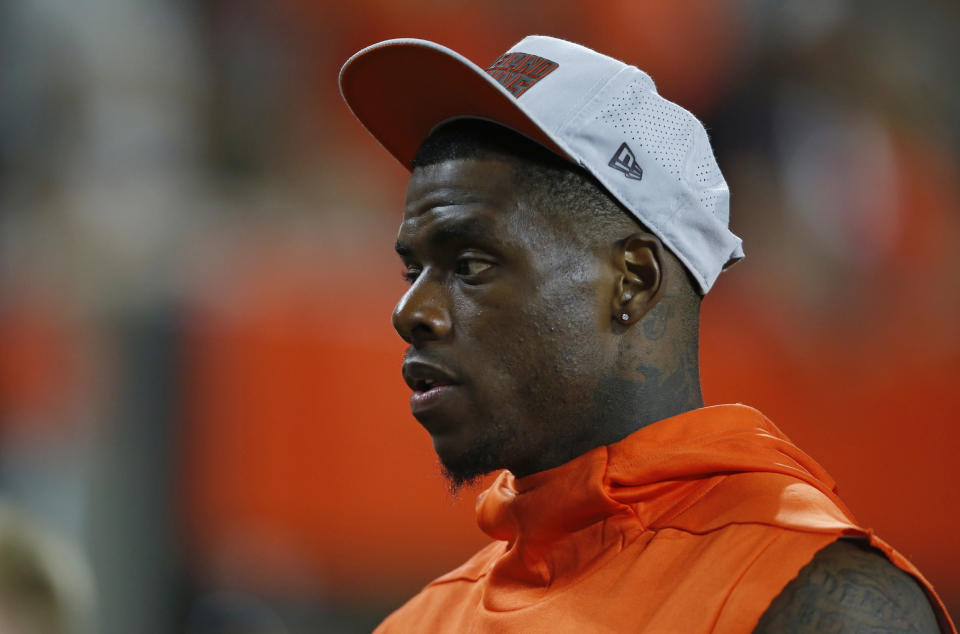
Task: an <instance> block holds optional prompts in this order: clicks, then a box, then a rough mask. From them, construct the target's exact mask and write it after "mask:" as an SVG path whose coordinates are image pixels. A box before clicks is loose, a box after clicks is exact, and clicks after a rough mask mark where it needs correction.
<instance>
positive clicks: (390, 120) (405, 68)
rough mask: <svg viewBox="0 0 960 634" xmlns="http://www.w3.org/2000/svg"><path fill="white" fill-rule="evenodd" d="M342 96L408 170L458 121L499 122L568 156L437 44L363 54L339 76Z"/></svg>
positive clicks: (475, 70) (493, 86)
mask: <svg viewBox="0 0 960 634" xmlns="http://www.w3.org/2000/svg"><path fill="white" fill-rule="evenodd" d="M340 94H342V95H343V99H344V101H346V102H347V105H348V106H349V107H350V109H351V110H352V111H353V114H354V115H356V117H357V118H358V119H359V120H360V122H361V123H362V124H363V125H364V126H365V127H366V128H367V130H369V131H370V133H371V134H372V135H373V136H374V137H375V138H376V139H377V140H378V141H379V142H380V143H381V145H383V147H385V148H386V149H387V151H389V152H390V153H391V154H393V156H395V157H396V158H397V160H398V161H400V163H402V164H403V165H404V167H406V168H407V169H411V165H410V163H411V161H412V160H413V156H414V154H416V152H417V149H418V148H419V147H420V145H421V144H422V143H423V141H424V139H426V138H427V136H428V135H429V134H430V132H431V131H432V130H433V129H434V128H435V127H436V126H437V125H438V124H440V123H443V122H444V121H447V120H448V119H454V118H458V117H476V118H481V119H489V120H492V121H496V122H497V123H500V124H502V125H506V126H508V127H510V128H512V129H514V130H516V131H517V132H520V133H521V134H524V135H526V136H528V137H530V138H531V139H533V140H534V141H537V142H538V143H541V144H542V145H544V146H546V147H547V148H549V149H551V150H553V151H554V152H556V153H558V154H560V155H561V156H567V154H566V153H565V152H564V151H563V150H562V149H561V148H560V147H559V146H558V145H557V144H556V143H555V142H554V141H553V139H551V138H550V137H549V136H547V135H546V134H545V133H544V132H543V131H542V130H541V129H540V127H539V126H538V125H537V123H536V122H535V121H534V120H533V119H532V118H530V117H529V116H528V115H527V114H526V113H525V112H524V111H523V110H522V109H521V107H520V106H519V104H518V102H517V99H516V98H515V97H514V96H513V95H511V94H510V93H509V92H507V91H506V89H504V88H503V87H502V86H500V84H498V83H497V81H496V80H495V79H493V78H492V77H490V76H489V75H488V74H487V73H486V72H485V71H484V70H483V69H482V68H480V67H479V66H477V65H476V64H474V63H473V62H471V61H470V60H468V59H467V58H465V57H463V56H462V55H460V54H459V53H457V52H456V51H452V50H450V49H448V48H446V47H444V46H440V45H439V44H436V43H434V42H429V41H426V40H418V39H395V40H387V41H385V42H380V43H378V44H374V45H373V46H369V47H367V48H365V49H363V50H361V51H360V52H358V53H356V54H355V55H354V56H353V57H351V58H350V59H348V60H347V62H346V63H345V64H344V65H343V68H342V69H340Z"/></svg>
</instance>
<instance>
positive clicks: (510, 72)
mask: <svg viewBox="0 0 960 634" xmlns="http://www.w3.org/2000/svg"><path fill="white" fill-rule="evenodd" d="M559 65H560V64H558V63H556V62H552V61H550V60H549V59H547V58H545V57H538V56H537V55H531V54H530V53H521V52H519V51H518V52H515V53H505V54H504V55H501V56H500V58H499V59H498V60H497V61H495V62H494V63H493V64H491V65H490V67H489V68H487V74H489V75H490V76H491V77H493V78H494V79H496V80H497V81H498V82H500V85H501V86H503V87H504V88H506V89H507V90H508V91H509V92H510V94H512V95H513V96H514V97H520V95H522V94H523V93H525V92H527V91H528V90H530V88H531V87H532V86H533V85H534V84H536V83H537V82H538V81H540V80H541V79H543V78H544V77H546V76H547V75H549V74H550V73H552V72H553V71H555V70H556V69H557V67H558V66H559Z"/></svg>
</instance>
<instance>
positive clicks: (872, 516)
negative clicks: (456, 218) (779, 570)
mask: <svg viewBox="0 0 960 634" xmlns="http://www.w3.org/2000/svg"><path fill="white" fill-rule="evenodd" d="M599 6H600V5H598V4H597V3H595V2H583V1H576V0H540V1H534V0H529V1H527V2H504V1H502V0H496V1H487V2H467V1H465V0H462V1H451V0H448V1H445V2H444V1H441V0H402V1H398V0H355V1H353V2H330V1H325V0H273V1H272V2H267V1H266V0H193V1H189V0H5V1H4V2H2V3H0V499H2V500H3V504H4V508H7V507H9V512H5V513H3V514H0V535H7V534H8V533H9V534H10V535H13V537H10V539H9V540H8V541H9V542H10V543H12V544H14V546H12V547H11V549H12V550H11V552H13V553H15V554H16V557H14V558H13V559H12V560H11V561H13V560H15V561H16V562H20V563H19V564H17V565H20V566H22V567H23V569H24V570H28V571H32V572H31V573H30V574H33V575H34V577H35V578H36V579H39V580H41V581H43V583H40V582H39V581H37V582H36V583H33V585H30V586H29V588H28V590H29V592H30V593H32V594H29V593H28V594H29V596H30V597H31V599H30V601H27V602H26V603H24V602H20V603H19V604H17V605H19V606H20V607H21V608H23V606H25V605H26V606H32V607H30V609H31V610H33V612H32V613H31V614H20V615H19V616H16V618H19V619H20V621H18V622H23V623H27V622H28V621H30V622H31V623H34V624H36V623H46V625H45V626H44V627H47V628H48V629H40V630H36V631H42V632H48V631H50V632H53V631H56V632H80V633H88V632H89V633H92V632H102V633H105V634H129V633H130V632H137V633H139V634H152V633H157V634H161V633H163V634H167V633H174V632H186V633H188V634H201V633H202V634H211V633H228V632H229V633H248V632H249V633H254V632H255V633H257V634H264V633H269V634H284V633H289V634H297V633H300V632H334V633H339V632H367V631H369V630H370V629H372V627H373V626H374V625H375V624H376V623H377V622H378V621H379V620H380V619H381V618H383V616H384V615H385V614H386V613H388V612H389V611H390V610H392V609H393V608H395V607H397V606H398V605H399V604H400V603H402V601H403V600H404V599H406V598H407V597H409V596H410V595H411V594H413V593H414V592H416V591H417V590H418V589H419V588H420V587H421V586H422V585H423V584H425V583H426V582H427V581H429V580H430V579H432V578H433V577H435V576H437V575H439V574H441V573H442V572H445V571H446V570H448V569H449V568H451V567H453V566H454V565H456V564H458V563H460V562H461V561H462V560H463V559H465V558H466V557H467V556H468V555H469V554H470V553H472V552H473V551H474V550H476V549H477V548H478V547H479V546H481V545H482V544H484V543H486V541H487V539H486V537H485V536H484V535H483V534H482V533H481V532H480V531H479V529H477V527H476V525H475V523H474V519H473V510H472V509H473V498H474V495H475V492H473V491H465V492H462V493H461V494H460V497H459V498H458V499H454V498H451V497H450V495H449V494H448V493H447V490H446V486H445V484H444V482H443V480H442V479H441V477H440V476H439V474H438V469H437V464H436V459H435V457H434V455H433V451H432V447H431V444H430V441H429V437H428V436H427V434H426V433H425V432H424V431H423V430H422V429H421V428H420V426H419V425H418V424H417V423H416V422H415V421H414V420H413V418H412V417H411V416H410V415H409V411H408V404H407V396H408V390H407V389H406V387H405V386H404V384H403V382H402V380H401V378H400V373H399V364H400V359H401V355H402V352H403V349H404V346H403V345H402V342H401V341H400V339H399V338H398V337H397V336H396V335H395V333H393V331H392V328H391V326H390V318H389V316H390V311H391V309H392V307H393V304H394V302H395V301H396V299H397V298H398V297H399V296H400V294H401V293H402V291H403V288H404V285H403V282H402V281H401V279H400V263H399V261H398V260H397V259H396V258H395V256H394V255H393V249H392V244H393V240H394V237H395V232H396V228H397V224H398V218H399V214H400V209H401V201H402V198H403V190H404V186H405V183H406V178H407V174H406V172H405V171H404V170H403V169H402V168H401V167H400V166H399V164H396V163H395V162H394V160H393V159H392V158H391V157H390V156H389V155H388V154H387V153H386V152H385V151H383V150H382V149H381V148H380V147H379V146H378V145H377V143H376V142H375V141H374V140H373V139H372V138H371V137H369V136H368V135H367V134H366V132H365V131H364V130H363V129H362V127H361V126H360V124H359V123H357V122H356V121H355V120H354V119H353V118H352V116H351V115H350V113H349V111H348V110H347V109H346V107H345V106H344V104H343V103H342V102H341V100H340V96H339V93H338V89H337V72H338V70H339V68H340V66H341V64H342V63H343V62H344V61H345V60H346V58H347V57H348V56H349V55H351V54H352V53H353V52H355V51H356V50H358V49H359V48H361V47H363V46H366V45H368V44H371V43H374V42H376V41H379V40H381V39H386V38H390V37H405V36H409V37H424V38H428V39H432V40H435V41H438V42H440V43H443V44H446V45H448V46H451V47H453V48H455V49H456V50H458V51H460V52H462V53H464V54H465V55H467V56H468V57H470V58H471V59H474V60H476V61H477V62H478V63H480V64H481V65H483V66H486V65H487V64H488V63H490V62H491V61H493V60H494V59H495V58H496V57H497V56H498V55H499V54H500V53H502V52H503V51H504V50H506V49H507V48H508V47H509V46H511V45H512V44H513V43H514V42H516V41H517V40H519V39H520V38H521V37H523V36H524V35H526V34H529V33H543V34H550V35H556V36H560V37H565V38H568V39H572V40H574V41H578V42H581V43H583V44H586V45H588V46H591V47H593V48H596V49H598V50H600V51H602V52H606V53H608V54H611V55H614V56H617V57H620V58H622V59H625V60H628V61H629V62H632V63H635V64H636V65H638V66H640V67H641V68H643V69H645V70H647V71H648V72H650V74H651V75H652V76H653V77H654V79H655V80H656V82H657V84H658V86H659V89H660V92H661V93H662V94H664V95H665V96H666V97H668V98H670V99H672V100H674V101H677V102H679V103H681V104H683V105H685V106H686V107H687V108H689V109H690V110H692V111H693V112H694V113H696V114H697V115H698V116H699V117H700V118H701V119H703V120H704V122H705V123H706V126H707V129H708V130H709V132H710V134H711V137H712V139H713V141H714V144H715V150H716V153H717V156H718V159H719V163H720V166H721V168H722V169H723V170H724V173H725V174H726V176H727V179H728V181H729V182H730V187H731V190H732V205H731V209H732V217H733V220H732V224H733V227H734V230H735V231H736V232H737V233H738V234H740V235H741V236H743V238H744V245H745V249H746V252H747V254H748V255H747V259H746V260H745V261H744V262H743V263H742V264H739V265H738V266H736V267H735V268H733V269H732V270H731V271H729V272H728V273H725V274H724V275H723V276H721V278H720V280H719V282H718V284H717V286H716V287H715V290H714V291H712V292H711V294H710V295H709V296H708V297H707V299H706V300H705V302H704V319H703V346H702V360H703V383H704V393H705V398H706V400H707V402H708V403H709V404H715V403H723V402H743V403H748V404H750V405H753V406H755V407H758V408H759V409H761V410H762V411H764V412H765V413H766V414H767V415H768V416H769V417H770V418H772V420H774V421H775V422H776V423H777V424H778V425H779V426H780V427H781V428H782V429H783V430H784V431H785V432H786V433H787V434H788V435H790V436H791V437H792V438H793V439H794V440H795V441H796V442H797V443H798V444H799V445H800V446H801V447H802V448H804V449H805V450H806V451H807V452H808V453H810V454H812V455H813V456H814V457H816V458H817V459H818V460H819V461H820V462H821V463H822V464H823V465H824V466H825V467H826V468H827V469H828V470H829V471H830V472H831V473H832V475H833V476H834V477H835V478H836V480H837V481H838V482H839V484H840V489H841V493H842V494H843V495H844V498H845V499H846V501H847V503H848V504H849V506H850V507H851V508H852V509H853V511H854V513H855V514H856V515H857V517H858V519H859V520H860V521H861V522H862V523H864V524H866V525H868V526H871V527H873V528H875V529H876V530H877V532H878V533H879V534H880V535H882V536H883V537H884V538H886V539H887V540H888V541H890V542H892V543H893V544H894V545H895V546H896V547H897V548H898V549H900V550H901V551H902V552H903V553H905V554H906V555H908V556H909V557H910V558H912V560H913V561H914V562H915V563H916V564H917V565H918V566H919V567H920V568H921V569H922V570H923V571H924V573H925V574H926V575H927V576H928V578H929V579H930V580H931V581H932V582H933V583H934V585H935V586H936V587H937V588H938V590H939V592H940V593H941V595H942V597H943V598H944V600H945V601H946V602H947V604H948V606H949V608H950V609H951V611H952V612H953V613H954V615H957V614H958V613H960V575H958V571H960V540H958V539H957V537H956V528H955V526H956V523H957V522H958V521H960V492H958V490H960V487H958V476H960V470H958V455H957V454H958V451H960V429H958V427H960V426H958V422H960V421H958V416H957V409H958V408H957V405H958V392H960V389H958V388H960V385H958V382H960V328H958V326H960V179H958V176H960V167H958V161H960V82H957V75H956V64H957V60H958V59H960V4H958V3H956V2H955V0H940V1H937V0H922V1H920V0H918V1H915V2H910V3H905V2H900V1H897V0H883V1H880V0H807V1H806V2H785V1H782V0H650V1H641V0H608V1H607V2H605V3H603V5H602V10H598V8H599ZM951 69H952V70H951ZM384 107H389V104H385V105H384ZM4 539H5V538H4ZM4 548H6V546H4V545H3V539H0V553H2V551H3V549H4ZM3 561H6V560H5V559H3V558H2V557H0V564H2V562H3ZM0 567H2V566H0ZM26 577H29V575H27V576H26ZM26 577H24V576H23V575H21V576H20V577H17V578H16V579H14V580H13V581H10V582H9V583H14V584H16V583H20V582H19V581H17V579H20V580H21V581H22V579H23V578H26ZM34 577H29V579H34ZM2 579H3V577H0V583H7V581H3V580H2ZM29 579H28V581H29ZM36 579H34V581H36ZM38 584H39V585H38ZM21 585H22V584H21ZM27 585H29V584H27ZM18 587H19V586H18ZM31 588H32V589H31ZM4 594H5V596H6V594H7V593H6V592H5V593H4ZM18 596H19V595H18ZM14 607H16V606H14ZM5 609H6V608H5V607H4V605H0V610H5ZM11 609H14V608H11ZM25 610H26V608H23V609H22V610H20V611H21V612H24V611H25ZM26 611H29V610H26ZM53 613H56V614H55V616H56V617H57V618H56V619H54V620H51V619H53V617H52V616H51V614H53ZM0 618H6V617H2V616H0ZM10 618H14V617H10ZM31 619H33V620H32V621H31ZM44 619H47V620H44ZM57 619H58V620H57ZM55 620H56V623H54V621H55ZM24 627H27V626H26V625H25V626H24ZM10 628H11V629H9V630H8V629H3V631H4V632H5V633H6V632H8V631H9V632H15V631H17V632H18V631H23V632H26V631H27V630H26V629H23V630H16V629H13V626H10ZM30 631H34V630H30Z"/></svg>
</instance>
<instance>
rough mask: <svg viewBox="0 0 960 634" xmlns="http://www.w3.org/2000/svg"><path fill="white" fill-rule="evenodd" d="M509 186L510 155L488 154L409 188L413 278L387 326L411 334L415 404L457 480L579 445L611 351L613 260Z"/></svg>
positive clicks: (422, 174)
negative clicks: (531, 205)
mask: <svg viewBox="0 0 960 634" xmlns="http://www.w3.org/2000/svg"><path fill="white" fill-rule="evenodd" d="M517 186H522V182H521V183H519V184H517V183H515V182H514V172H513V167H512V165H511V164H510V163H508V162H507V161H506V160H503V159H496V158H485V159H457V160H451V161H446V162H442V163H438V164H436V165H432V166H427V167H420V168H417V169H415V170H414V172H413V174H412V176H411V178H410V183H409V185H408V187H407V199H406V208H405V211H404V214H403V221H402V223H401V225H400V231H399V235H398V239H397V251H398V253H399V254H400V256H401V258H402V259H403V262H404V264H405V266H406V269H407V277H408V279H409V281H410V284H411V285H410V289H409V290H408V291H407V292H406V293H405V294H404V296H403V297H402V298H401V299H400V302H399V303H398V304H397V306H396V309H395V310H394V314H393V323H394V327H395V328H396V329H397V332H398V333H399V334H400V335H401V337H403V338H404V339H405V340H406V341H407V342H408V343H410V344H411V345H410V348H409V350H408V352H407V356H406V359H405V362H404V366H403V374H404V378H405V379H406V381H407V383H408V384H409V385H410V386H411V388H412V389H413V390H414V393H413V396H412V397H411V409H412V411H413V415H414V416H415V417H416V418H417V420H418V421H420V423H421V424H423V426H424V427H425V428H426V429H427V431H429V432H430V434H431V436H432V437H433V443H434V448H435V449H436V451H437V454H438V456H439V457H440V460H441V462H442V463H443V465H444V467H445V470H446V471H447V473H448V475H449V476H450V477H451V479H452V480H453V482H454V484H460V483H462V482H464V481H467V480H470V479H472V478H474V477H476V476H478V475H481V474H483V473H486V472H489V471H491V470H494V469H498V468H502V467H506V468H509V469H511V470H512V471H513V472H514V473H516V474H518V475H526V474H527V473H532V472H535V471H539V470H541V469H542V468H543V465H545V464H550V460H551V456H564V459H565V458H566V455H567V454H572V455H577V453H578V451H575V450H574V449H575V448H576V447H579V446H581V445H584V444H585V443H587V441H588V439H589V436H590V434H591V432H592V429H593V423H594V421H593V416H591V412H592V411H593V409H594V405H595V403H594V394H595V393H596V392H597V386H598V383H599V382H600V381H601V380H602V377H603V376H604V375H605V374H606V373H607V371H608V368H609V367H610V366H611V359H612V357H613V354H614V351H613V349H612V347H613V345H614V344H613V342H612V338H611V337H610V336H609V332H610V318H611V317H610V309H609V306H610V301H611V299H610V298H611V294H612V292H613V288H612V286H613V285H612V282H608V281H607V280H609V279H610V275H609V273H610V264H609V263H607V262H605V258H603V257H600V256H598V255H596V254H592V253H590V252H589V251H588V249H587V248H586V247H583V246H580V245H579V244H578V242H577V241H576V240H573V239H571V237H570V234H569V229H566V228H565V226H564V225H565V224H566V223H563V222H560V220H562V219H558V218H556V217H552V216H551V215H550V214H545V213H542V212H540V211H538V210H535V209H530V208H528V207H527V206H526V205H524V204H523V201H522V200H521V199H518V197H517V195H516V194H517V192H516V187H517ZM608 287H609V288H608ZM572 455H570V456H569V457H572ZM561 461H562V460H561ZM553 464H559V463H558V462H556V461H555V460H554V461H553Z"/></svg>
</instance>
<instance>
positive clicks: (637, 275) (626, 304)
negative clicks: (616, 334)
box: [611, 232, 664, 325]
mask: <svg viewBox="0 0 960 634" xmlns="http://www.w3.org/2000/svg"><path fill="white" fill-rule="evenodd" d="M663 258H664V248H663V243H662V242H660V239H659V238H657V236H655V235H653V234H651V233H646V232H638V233H634V234H633V235H631V236H630V237H628V238H625V239H624V240H621V241H620V242H619V243H618V244H617V248H616V250H615V252H614V259H615V262H614V265H615V267H616V269H617V282H616V287H615V288H614V294H613V304H612V306H611V308H612V309H613V320H614V321H615V322H617V323H620V324H624V325H630V324H633V323H636V322H638V321H640V320H641V319H642V318H643V316H644V315H646V314H647V313H648V312H649V311H650V309H651V308H653V307H654V306H655V305H656V304H657V302H659V301H660V296H661V295H662V289H663V287H664V284H663V270H664V266H663V264H664V260H663Z"/></svg>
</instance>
